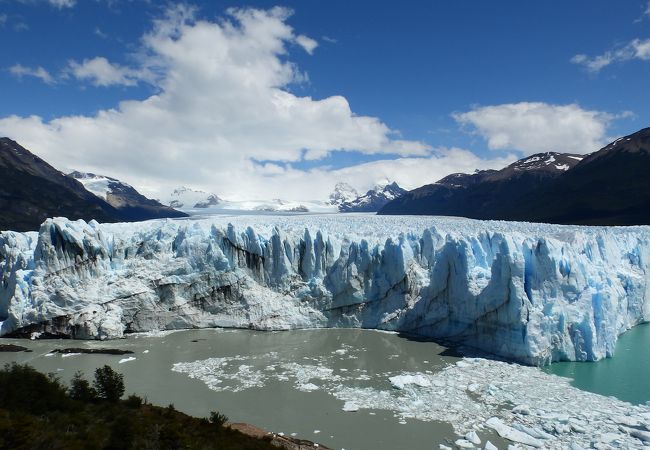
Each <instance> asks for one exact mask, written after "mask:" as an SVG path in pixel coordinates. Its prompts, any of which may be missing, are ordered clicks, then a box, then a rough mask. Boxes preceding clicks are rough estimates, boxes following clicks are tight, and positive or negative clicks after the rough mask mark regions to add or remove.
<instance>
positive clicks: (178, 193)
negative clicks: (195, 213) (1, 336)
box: [165, 186, 223, 209]
mask: <svg viewBox="0 0 650 450" xmlns="http://www.w3.org/2000/svg"><path fill="white" fill-rule="evenodd" d="M221 202H223V200H221V199H220V198H219V197H218V196H217V195H216V194H211V193H208V192H204V191H199V190H196V189H191V188H188V187H185V186H182V187H179V188H176V189H174V191H173V192H172V193H171V194H170V195H169V198H167V199H166V200H165V203H166V204H167V205H169V206H170V207H172V208H178V209H195V208H209V207H212V206H217V205H218V204H220V203H221Z"/></svg>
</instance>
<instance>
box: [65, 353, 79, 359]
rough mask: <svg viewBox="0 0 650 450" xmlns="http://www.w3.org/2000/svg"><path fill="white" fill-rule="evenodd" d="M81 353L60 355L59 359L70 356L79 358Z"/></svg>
mask: <svg viewBox="0 0 650 450" xmlns="http://www.w3.org/2000/svg"><path fill="white" fill-rule="evenodd" d="M79 355H81V353H64V354H62V355H61V358H70V357H72V356H79Z"/></svg>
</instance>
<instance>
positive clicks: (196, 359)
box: [0, 325, 650, 450]
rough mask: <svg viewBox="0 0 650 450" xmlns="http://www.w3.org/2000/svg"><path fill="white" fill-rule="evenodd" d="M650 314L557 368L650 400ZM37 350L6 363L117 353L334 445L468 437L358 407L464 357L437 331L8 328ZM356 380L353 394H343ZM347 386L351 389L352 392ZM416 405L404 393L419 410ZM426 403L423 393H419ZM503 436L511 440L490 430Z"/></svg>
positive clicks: (205, 396)
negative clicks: (47, 332)
mask: <svg viewBox="0 0 650 450" xmlns="http://www.w3.org/2000/svg"><path fill="white" fill-rule="evenodd" d="M648 338H650V325H645V326H640V327H637V328H635V329H633V330H631V331H630V332H628V333H626V334H625V335H624V336H623V337H622V338H621V340H620V343H619V345H618V347H617V355H616V357H615V358H613V359H608V360H605V361H602V362H598V363H571V364H568V363H567V364H558V365H553V366H552V367H551V368H550V369H546V370H548V371H551V372H553V373H556V374H558V375H564V376H570V377H572V378H574V383H573V384H574V385H575V386H576V387H579V388H582V389H585V390H591V391H593V392H597V393H603V394H606V395H614V396H618V397H619V398H621V399H623V400H627V401H630V402H633V403H643V402H645V401H647V400H650V386H648V383H647V382H645V374H646V373H647V372H648V370H649V369H650V366H649V364H650V358H649V356H650V350H649V347H650V346H648V345H647V344H646V343H647V342H648ZM2 342H3V343H15V344H18V345H23V346H26V347H28V348H30V349H32V350H33V352H32V353H0V363H6V362H12V361H17V362H22V363H29V364H31V365H32V366H34V367H35V368H37V369H38V370H41V371H44V372H53V373H55V374H57V375H58V376H59V377H60V378H61V379H62V380H63V381H69V379H70V378H71V377H72V375H73V374H74V373H75V372H76V371H82V372H84V373H85V374H86V376H87V377H88V378H91V376H92V373H93V372H94V370H95V368H97V367H99V366H101V365H104V364H109V365H111V366H112V367H114V368H115V369H116V370H118V371H119V372H121V373H123V374H124V376H125V379H126V384H127V393H131V392H135V393H137V394H139V395H141V396H146V397H147V399H148V400H149V401H150V402H152V403H154V404H158V405H162V406H166V405H168V404H170V403H171V404H173V405H174V406H175V407H176V409H178V410H181V411H184V412H186V413H188V414H191V415H194V416H198V417H207V416H209V414H210V411H220V412H222V413H224V414H226V415H227V416H228V417H229V418H230V420H231V421H233V422H247V423H252V424H254V425H257V426H260V427H262V428H265V429H267V430H270V431H273V432H278V433H279V432H282V433H284V434H285V435H292V434H293V435H295V436H297V437H300V438H303V439H309V440H312V441H315V442H320V443H321V444H324V445H327V446H329V447H331V448H334V449H347V450H365V449H378V448H381V449H395V450H399V449H413V450H418V449H427V450H430V449H432V448H438V445H439V444H440V443H447V444H450V443H451V442H453V441H454V440H456V439H457V438H458V436H456V434H455V433H454V431H453V429H452V427H451V425H450V424H448V423H443V422H431V421H420V420H416V419H405V418H403V417H402V416H400V415H399V414H398V413H397V412H395V411H393V410H391V408H384V409H376V410H373V409H359V410H358V411H355V409H356V408H355V404H354V401H350V398H352V399H353V398H354V395H352V397H350V394H349V393H350V389H351V390H352V391H354V390H355V389H362V388H373V389H376V390H378V391H384V392H391V391H393V390H394V389H395V388H394V387H393V386H392V385H391V381H390V377H393V376H396V375H402V374H404V373H425V374H426V373H428V374H431V373H435V372H437V371H440V370H442V369H443V368H444V367H445V366H448V365H452V364H455V363H456V361H458V359H459V358H458V357H457V356H456V355H454V354H453V353H452V352H449V351H448V350H447V349H445V348H444V347H442V346H440V345H437V344H435V343H433V342H419V341H415V340H410V339H406V338H403V337H400V336H398V335H396V334H390V333H382V332H377V331H370V330H358V329H356V330H347V329H329V330H296V331H282V332H259V331H249V330H222V329H216V330H214V329H210V330H186V331H178V332H172V333H160V334H157V335H154V334H141V335H131V336H129V337H128V338H126V339H122V340H118V341H108V342H98V341H70V340H47V341H26V340H12V339H3V340H2ZM67 347H87V348H119V349H124V350H131V351H133V352H134V353H133V354H132V355H123V356H111V355H103V354H77V355H70V356H64V355H61V354H54V355H51V354H49V352H50V351H51V350H53V349H55V348H67ZM342 392H343V393H345V392H347V395H340V394H341V393H342ZM342 397H345V398H342ZM409 407H410V405H401V409H402V410H408V408H409ZM413 407H416V405H413ZM479 434H480V437H481V438H482V439H483V442H485V440H486V439H489V440H490V441H491V442H492V443H495V444H497V446H498V447H499V448H506V447H507V444H506V443H505V442H504V441H503V440H501V439H500V438H499V437H498V436H496V435H495V434H494V433H493V432H491V431H486V430H483V431H481V433H479ZM452 446H453V445H452Z"/></svg>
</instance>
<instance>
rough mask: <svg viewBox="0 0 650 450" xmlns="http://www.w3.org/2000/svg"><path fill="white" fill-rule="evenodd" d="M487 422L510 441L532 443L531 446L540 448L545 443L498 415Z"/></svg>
mask: <svg viewBox="0 0 650 450" xmlns="http://www.w3.org/2000/svg"><path fill="white" fill-rule="evenodd" d="M485 424H486V425H487V426H488V427H490V428H492V429H493V430H494V431H496V432H497V434H498V435H499V436H501V437H502V438H505V439H508V440H510V441H514V442H519V443H521V444H525V445H530V446H531V447H535V448H540V447H542V446H543V445H544V443H543V442H541V441H540V440H538V439H535V438H534V437H532V436H531V435H529V434H528V433H524V432H523V431H519V430H515V429H514V428H512V427H509V426H508V425H506V424H504V423H503V422H502V421H501V420H500V419H499V418H497V417H490V418H489V419H488V420H487V422H485Z"/></svg>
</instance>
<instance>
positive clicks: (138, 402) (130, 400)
mask: <svg viewBox="0 0 650 450" xmlns="http://www.w3.org/2000/svg"><path fill="white" fill-rule="evenodd" d="M124 404H125V405H126V406H127V407H128V408H132V409H138V408H139V407H140V406H142V397H138V396H137V395H135V394H131V395H129V396H128V397H127V398H126V400H124Z"/></svg>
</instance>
